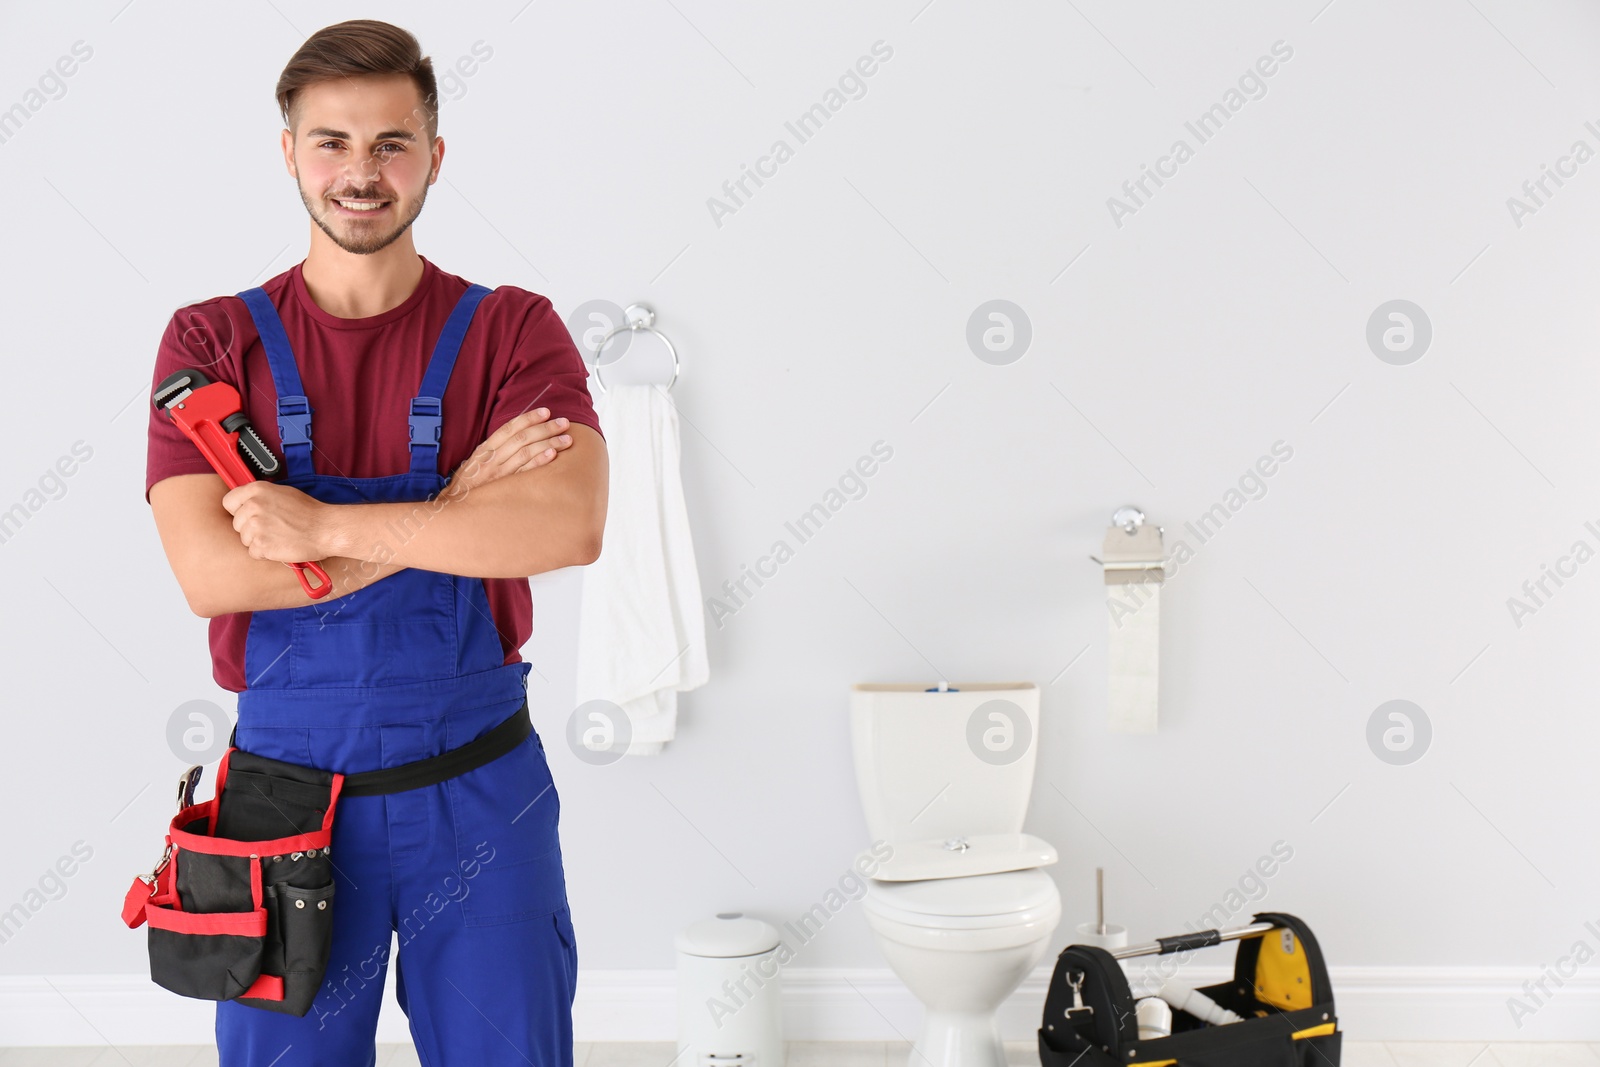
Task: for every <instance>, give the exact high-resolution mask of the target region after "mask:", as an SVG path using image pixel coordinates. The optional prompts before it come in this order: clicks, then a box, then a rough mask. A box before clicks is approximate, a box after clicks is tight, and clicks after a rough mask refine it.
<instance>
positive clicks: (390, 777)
mask: <svg viewBox="0 0 1600 1067" xmlns="http://www.w3.org/2000/svg"><path fill="white" fill-rule="evenodd" d="M532 732H533V720H532V719H530V718H529V717H528V703H527V701H523V703H522V706H521V707H520V708H518V709H517V710H516V711H514V712H512V713H511V717H510V718H508V719H506V720H505V721H504V722H502V723H500V724H499V725H498V726H495V727H494V728H493V729H491V730H489V731H487V732H485V733H483V734H481V735H479V736H478V737H475V738H473V739H472V740H471V741H468V742H467V743H466V744H464V745H462V746H461V747H460V748H452V749H451V750H450V751H448V752H441V753H440V754H439V755H437V756H429V757H428V758H427V759H420V760H414V761H412V762H411V763H402V764H401V765H400V766H398V767H384V768H382V769H381V770H376V771H362V772H361V773H359V774H347V775H345V776H344V788H342V789H341V790H340V791H339V795H340V796H344V797H373V796H382V795H383V794H386V793H400V792H404V791H405V790H407V789H421V788H422V787H423V786H425V785H437V784H438V783H440V782H443V781H445V780H446V779H449V778H454V777H456V776H457V775H459V774H466V773H467V772H468V771H470V770H475V769H477V768H478V767H482V766H483V765H484V764H485V763H489V762H491V761H493V760H497V759H499V758H500V757H501V756H504V755H505V754H506V753H508V752H510V751H511V750H512V749H514V748H516V747H517V746H518V745H520V744H522V742H523V740H524V739H526V738H527V736H528V735H529V734H530V733H532ZM238 734H239V727H238V725H237V724H236V725H235V726H234V728H233V733H232V734H231V735H229V737H228V747H229V748H233V747H235V746H234V739H235V738H236V737H238Z"/></svg>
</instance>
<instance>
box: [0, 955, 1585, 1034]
mask: <svg viewBox="0 0 1600 1067" xmlns="http://www.w3.org/2000/svg"><path fill="white" fill-rule="evenodd" d="M1227 974H1228V972H1226V971H1225V970H1223V969H1220V968H1209V969H1207V968H1200V967H1193V966H1191V967H1187V968H1185V969H1184V972H1183V980H1184V981H1186V982H1188V983H1189V984H1191V985H1206V984H1209V983H1212V982H1217V981H1222V980H1224V979H1225V978H1226V977H1227ZM1049 977H1050V973H1049V970H1048V969H1046V968H1044V967H1041V968H1039V969H1038V970H1037V971H1035V972H1034V973H1033V974H1032V975H1031V976H1030V977H1029V978H1028V979H1027V980H1026V981H1025V982H1023V984H1022V986H1021V987H1020V988H1019V989H1018V990H1017V992H1016V993H1015V994H1014V995H1013V996H1012V997H1011V998H1010V999H1009V1000H1008V1001H1007V1002H1006V1004H1005V1006H1004V1007H1003V1008H1002V1010H1001V1013H1000V1026H1001V1031H1002V1033H1003V1035H1004V1036H1005V1038H1006V1039H1007V1040H1011V1041H1032V1040H1034V1036H1035V1031H1036V1030H1037V1029H1038V1026H1039V1017H1040V1013H1041V1012H1042V1010H1043V1005H1044V993H1045V988H1046V984H1047V983H1048V981H1049ZM1332 977H1333V983H1334V996H1335V999H1336V1003H1337V1005H1338V1010H1339V1018H1340V1023H1341V1027H1340V1028H1341V1029H1342V1030H1344V1031H1345V1032H1346V1033H1347V1034H1348V1035H1349V1037H1348V1038H1347V1039H1348V1040H1351V1041H1447V1040H1455V1041H1600V978H1596V977H1593V976H1588V975H1582V974H1580V975H1579V976H1577V977H1576V978H1570V979H1566V981H1565V984H1564V985H1563V986H1561V987H1560V988H1558V989H1550V995H1548V996H1545V995H1543V994H1539V993H1538V992H1537V991H1535V992H1534V993H1533V994H1532V995H1530V994H1529V992H1528V991H1527V990H1525V989H1524V983H1525V982H1527V981H1529V980H1530V979H1531V978H1538V977H1539V975H1537V974H1534V973H1532V972H1530V971H1528V970H1527V969H1525V968H1512V967H1481V968H1474V967H1343V968H1336V969H1334V970H1333V972H1332ZM675 979H676V976H675V974H674V972H672V971H670V970H651V971H586V972H583V973H581V974H580V976H579V980H578V998H577V1003H576V1004H575V1005H574V1006H573V1025H574V1031H575V1033H576V1036H577V1039H578V1040H579V1041H671V1040H674V1038H675V1035H676V1033H677V1012H678V1007H677V1005H678V999H677V998H678V994H677V986H676V980H675ZM781 980H782V982H783V1005H784V1019H783V1024H784V1037H785V1038H787V1039H789V1040H792V1041H894V1040H899V1039H902V1038H906V1039H909V1038H912V1037H915V1035H916V1032H917V1027H918V1025H919V1021H920V1019H921V1015H922V1009H921V1006H920V1005H919V1004H918V1003H917V1002H916V999H915V998H914V997H912V995H911V993H910V992H909V991H908V990H907V989H906V988H905V986H904V985H902V984H901V983H900V981H899V979H897V978H896V977H895V976H894V974H893V972H891V971H889V970H887V969H876V968H872V969H869V968H860V969H856V968H798V967H796V968H789V969H786V970H785V971H784V972H783V974H782V976H781ZM386 987H387V992H386V994H385V1003H384V1006H383V1014H382V1015H381V1017H380V1019H379V1025H378V1039H379V1040H380V1041H385V1042H388V1041H394V1042H405V1041H408V1040H409V1039H410V1038H409V1032H408V1030H407V1028H406V1019H405V1016H404V1015H402V1014H401V1012H400V1009H399V1006H398V1005H397V1004H396V1003H395V1001H394V992H393V980H392V978H391V979H390V981H389V982H388V983H386ZM1547 988H1549V984H1548V983H1547ZM1513 998H1515V999H1516V1000H1517V1001H1520V1003H1521V1004H1522V1006H1523V1009H1524V1010H1523V1011H1522V1012H1521V1013H1520V1014H1521V1018H1520V1020H1519V1019H1518V1018H1516V1017H1514V1015H1513V1013H1512V1010H1511V1007H1510V1004H1511V1002H1512V1000H1513ZM1541 1001H1542V1003H1541ZM213 1020H214V1010H213V1006H212V1005H210V1004H208V1003H206V1002H203V1001H195V1000H187V999H185V998H183V997H179V996H175V995H173V994H171V993H168V992H167V991H166V990H164V989H161V988H159V987H157V986H155V985H153V984H151V982H150V980H149V978H148V977H146V976H145V975H50V976H42V975H8V976H0V1047H6V1046H15V1045H155V1044H197V1045H203V1044H210V1043H211V1042H212V1040H213V1030H212V1027H213ZM1519 1022H1520V1025H1518V1024H1519Z"/></svg>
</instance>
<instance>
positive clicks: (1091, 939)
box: [1073, 923, 1128, 948]
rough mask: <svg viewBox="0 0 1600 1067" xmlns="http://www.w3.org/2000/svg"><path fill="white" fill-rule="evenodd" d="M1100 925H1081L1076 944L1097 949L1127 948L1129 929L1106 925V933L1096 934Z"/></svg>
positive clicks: (1114, 924) (1110, 924)
mask: <svg viewBox="0 0 1600 1067" xmlns="http://www.w3.org/2000/svg"><path fill="white" fill-rule="evenodd" d="M1098 926H1099V924H1098V923H1079V924H1078V927H1077V929H1078V937H1077V940H1076V941H1075V942H1073V943H1074V944H1078V945H1094V946H1095V947H1096V948H1127V947H1128V928H1127V927H1126V926H1118V925H1117V924H1116V923H1106V932H1105V933H1103V934H1101V933H1096V928H1097V927H1098Z"/></svg>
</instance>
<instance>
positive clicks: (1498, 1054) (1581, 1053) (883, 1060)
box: [0, 1041, 1600, 1067]
mask: <svg viewBox="0 0 1600 1067" xmlns="http://www.w3.org/2000/svg"><path fill="white" fill-rule="evenodd" d="M676 1051H677V1049H676V1047H675V1046H674V1045H673V1044H672V1043H671V1042H669V1041H616V1042H603V1043H595V1044H580V1045H578V1046H577V1047H576V1049H575V1050H574V1052H575V1055H574V1057H573V1067H668V1065H669V1064H671V1063H672V1061H673V1059H674V1057H675V1054H676ZM909 1052H910V1049H909V1046H908V1045H906V1044H905V1043H904V1042H900V1041H887V1042H885V1041H791V1042H789V1044H788V1048H787V1053H788V1063H786V1064H785V1065H784V1067H906V1060H907V1058H908V1056H909ZM1006 1058H1007V1059H1008V1060H1009V1061H1010V1062H1011V1063H1012V1064H1015V1065H1017V1067H1037V1064H1038V1062H1039V1056H1038V1052H1037V1050H1036V1049H1035V1048H1034V1045H1033V1043H1032V1042H1030V1041H1018V1042H1009V1043H1007V1045H1006ZM1340 1061H1341V1067H1600V1043H1596V1044H1577V1043H1574V1044H1520V1045H1516V1044H1484V1043H1483V1042H1481V1041H1461V1042H1412V1041H1390V1042H1387V1043H1385V1042H1378V1041H1367V1042H1361V1041H1350V1042H1346V1044H1345V1046H1344V1055H1343V1056H1341V1057H1340ZM216 1063H217V1051H216V1049H214V1048H203V1047H201V1046H199V1045H176V1046H155V1045H124V1046H123V1047H121V1048H118V1049H110V1048H8V1049H0V1067H216ZM377 1067H420V1061H419V1060H418V1059H417V1054H416V1050H414V1049H413V1048H412V1047H411V1046H409V1045H379V1046H378V1065H377Z"/></svg>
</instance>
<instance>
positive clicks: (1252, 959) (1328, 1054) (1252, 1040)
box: [1039, 912, 1343, 1067]
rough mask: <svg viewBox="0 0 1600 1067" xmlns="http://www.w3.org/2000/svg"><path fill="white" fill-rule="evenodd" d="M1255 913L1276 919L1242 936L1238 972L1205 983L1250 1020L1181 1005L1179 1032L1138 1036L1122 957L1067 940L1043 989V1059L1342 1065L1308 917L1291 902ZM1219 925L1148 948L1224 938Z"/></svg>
mask: <svg viewBox="0 0 1600 1067" xmlns="http://www.w3.org/2000/svg"><path fill="white" fill-rule="evenodd" d="M1251 921H1252V923H1270V924H1272V927H1273V928H1272V929H1270V930H1265V931H1262V932H1260V933H1254V934H1251V935H1250V936H1246V937H1242V938H1239V948H1238V952H1237V954H1236V955H1235V956H1234V974H1233V978H1232V980H1230V981H1227V982H1221V983H1219V984H1217V985H1212V986H1205V987H1203V988H1201V989H1199V990H1198V991H1199V992H1201V993H1204V994H1205V995H1206V996H1208V997H1210V998H1211V999H1212V1000H1214V1001H1216V1003H1217V1004H1219V1005H1220V1006H1222V1007H1224V1008H1227V1009H1228V1010H1229V1011H1232V1012H1234V1013H1235V1014H1237V1015H1240V1016H1243V1021H1241V1022H1235V1023H1227V1024H1225V1025H1221V1026H1215V1025H1208V1024H1207V1023H1205V1022H1204V1021H1202V1020H1201V1019H1198V1018H1196V1017H1195V1016H1193V1015H1190V1014H1189V1013H1188V1012H1185V1011H1180V1010H1178V1009H1173V1012H1172V1033H1171V1035H1170V1036H1168V1037H1158V1038H1150V1039H1146V1040H1141V1039H1140V1038H1139V1028H1138V1023H1137V1021H1136V1018H1135V1015H1134V997H1133V993H1132V991H1131V990H1130V988H1129V987H1128V978H1127V975H1126V974H1125V973H1124V972H1123V970H1122V965H1121V963H1119V962H1118V960H1117V958H1116V957H1114V956H1112V955H1111V953H1109V952H1107V951H1106V950H1105V949H1103V948H1098V947H1096V946H1093V945H1068V946H1067V947H1066V948H1065V949H1063V950H1062V952H1061V955H1060V956H1058V957H1057V959H1056V966H1055V972H1054V973H1053V974H1052V975H1051V978H1050V987H1049V990H1048V991H1047V993H1046V996H1045V1006H1044V1022H1043V1025H1042V1026H1041V1027H1040V1029H1039V1061H1040V1065H1041V1067H1070V1065H1073V1064H1076V1065H1078V1067H1144V1065H1151V1064H1165V1065H1167V1067H1338V1064H1339V1046H1340V1043H1341V1041H1342V1038H1343V1034H1341V1033H1340V1032H1339V1029H1338V1019H1337V1017H1336V1016H1335V1014H1334V1007H1333V987H1332V984H1331V983H1330V982H1329V981H1328V971H1327V968H1326V966H1324V964H1323V959H1322V950H1321V948H1320V947H1319V946H1318V945H1317V939H1316V938H1315V937H1314V936H1313V935H1312V933H1311V929H1310V927H1308V926H1307V925H1306V924H1305V923H1304V922H1302V921H1300V920H1299V919H1297V918H1296V917H1295V916H1293V915H1289V914H1287V913H1285V912H1261V913H1259V914H1257V915H1255V916H1254V917H1253V918H1252V920H1251ZM1234 933H1235V934H1236V933H1237V931H1234ZM1219 934H1220V932H1219V931H1217V930H1204V931H1200V932H1198V933H1193V934H1184V935H1180V936H1177V937H1169V938H1161V939H1159V940H1158V941H1157V943H1156V944H1157V945H1159V948H1157V947H1155V946H1152V947H1151V948H1150V949H1149V954H1157V955H1161V954H1167V953H1173V952H1182V951H1188V950H1191V949H1196V948H1201V947H1205V946H1209V945H1215V944H1219V943H1221V941H1222V940H1223V939H1222V937H1221V936H1219ZM1230 936H1231V935H1230ZM1140 954H1143V953H1140Z"/></svg>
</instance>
